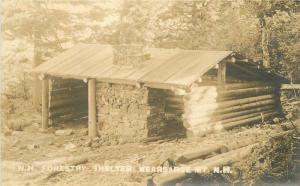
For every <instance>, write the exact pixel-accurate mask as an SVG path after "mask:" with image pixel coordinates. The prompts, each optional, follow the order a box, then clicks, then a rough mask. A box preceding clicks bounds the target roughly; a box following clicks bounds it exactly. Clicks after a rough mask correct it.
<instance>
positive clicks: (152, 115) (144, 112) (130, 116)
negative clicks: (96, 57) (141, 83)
mask: <svg viewBox="0 0 300 186" xmlns="http://www.w3.org/2000/svg"><path fill="white" fill-rule="evenodd" d="M96 103H97V122H98V128H99V129H100V130H99V131H100V135H101V134H107V135H108V136H110V138H114V139H115V140H119V141H122V142H137V141H141V140H143V139H145V138H147V137H149V136H157V135H159V134H160V132H161V123H162V121H163V118H164V101H163V96H162V94H161V93H160V91H159V90H154V89H149V88H146V87H142V88H137V87H136V86H131V85H120V84H108V83H100V82H98V83H97V85H96Z"/></svg>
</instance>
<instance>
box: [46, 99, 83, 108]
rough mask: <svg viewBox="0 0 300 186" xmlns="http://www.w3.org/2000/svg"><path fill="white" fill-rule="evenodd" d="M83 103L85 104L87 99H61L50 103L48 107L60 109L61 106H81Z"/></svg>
mask: <svg viewBox="0 0 300 186" xmlns="http://www.w3.org/2000/svg"><path fill="white" fill-rule="evenodd" d="M85 102H86V104H87V99H61V100H55V101H50V103H49V106H50V107H60V106H63V105H81V104H82V103H85Z"/></svg>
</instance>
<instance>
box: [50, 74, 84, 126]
mask: <svg viewBox="0 0 300 186" xmlns="http://www.w3.org/2000/svg"><path fill="white" fill-rule="evenodd" d="M49 87H50V88H49V119H50V124H52V125H57V124H59V123H63V122H67V121H72V120H78V119H81V118H85V117H87V113H88V107H87V106H88V100H87V98H88V97H87V84H86V83H84V82H83V81H80V80H73V79H61V78H52V79H51V80H50V85H49Z"/></svg>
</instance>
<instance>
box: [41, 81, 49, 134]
mask: <svg viewBox="0 0 300 186" xmlns="http://www.w3.org/2000/svg"><path fill="white" fill-rule="evenodd" d="M48 125H49V79H46V78H44V79H43V80H42V130H46V129H47V128H48Z"/></svg>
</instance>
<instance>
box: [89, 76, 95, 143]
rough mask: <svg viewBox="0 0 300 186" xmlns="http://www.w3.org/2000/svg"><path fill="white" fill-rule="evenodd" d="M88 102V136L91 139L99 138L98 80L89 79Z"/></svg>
mask: <svg viewBox="0 0 300 186" xmlns="http://www.w3.org/2000/svg"><path fill="white" fill-rule="evenodd" d="M88 86H89V87H88V91H89V92H88V102H89V123H88V134H89V137H90V138H95V137H96V136H97V126H96V80H95V79H89V83H88Z"/></svg>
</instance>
